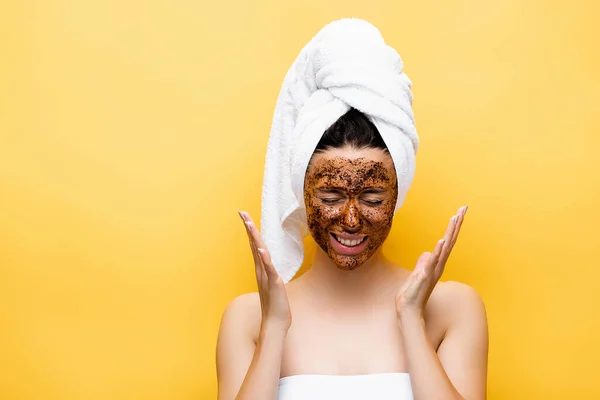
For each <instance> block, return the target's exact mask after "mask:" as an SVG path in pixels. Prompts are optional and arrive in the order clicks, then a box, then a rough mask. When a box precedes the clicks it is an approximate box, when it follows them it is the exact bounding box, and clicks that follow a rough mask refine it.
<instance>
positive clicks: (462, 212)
mask: <svg viewBox="0 0 600 400" xmlns="http://www.w3.org/2000/svg"><path fill="white" fill-rule="evenodd" d="M467 208H469V206H468V205H466V206H464V207H461V208H460V209H459V213H458V216H459V219H458V222H457V224H456V229H455V230H454V234H453V235H452V245H453V246H454V244H455V243H456V239H458V234H459V232H460V227H461V226H462V223H463V221H464V220H465V214H466V213H467Z"/></svg>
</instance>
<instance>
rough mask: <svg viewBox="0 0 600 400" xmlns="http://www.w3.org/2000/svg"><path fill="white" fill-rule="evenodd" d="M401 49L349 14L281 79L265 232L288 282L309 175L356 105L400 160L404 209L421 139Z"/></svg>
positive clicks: (298, 253)
mask: <svg viewBox="0 0 600 400" xmlns="http://www.w3.org/2000/svg"><path fill="white" fill-rule="evenodd" d="M402 68H403V63H402V59H401V58H400V55H399V54H398V53H397V52H396V50H394V49H393V48H392V47H390V46H388V45H387V44H386V43H385V41H384V40H383V37H382V36H381V34H380V32H379V30H378V29H377V28H376V27H374V26H373V25H371V24H370V23H368V22H366V21H364V20H360V19H356V18H347V19H341V20H338V21H334V22H331V23H329V24H328V25H326V26H325V27H324V28H323V29H321V31H319V32H318V33H317V35H316V36H315V37H314V38H313V39H312V40H311V41H310V42H309V43H308V44H307V45H306V46H304V48H303V49H302V50H301V51H300V54H299V55H298V57H297V58H296V60H295V61H294V63H293V64H292V66H291V67H290V69H289V71H288V73H287V74H286V76H285V79H284V81H283V86H282V88H281V91H280V93H279V97H278V99H277V104H276V106H275V113H274V116H273V123H272V126H271V133H270V137H269V142H268V147H267V155H266V161H265V172H264V180H263V188H262V212H261V224H260V228H261V233H262V237H263V240H264V242H265V244H266V246H267V248H268V250H269V253H270V255H271V259H272V260H273V264H274V266H275V268H276V270H277V272H278V273H279V276H280V277H281V278H282V279H283V281H284V282H286V283H287V282H289V281H290V280H291V279H292V278H293V277H294V275H295V274H296V272H297V271H298V269H299V268H300V266H301V265H302V261H303V258H304V247H303V242H302V240H303V238H304V237H305V236H306V235H308V233H309V232H308V227H307V218H306V209H305V206H304V177H305V174H306V169H307V167H308V164H309V161H310V159H311V157H312V154H313V152H314V150H315V147H316V146H317V144H318V143H319V140H320V139H321V137H322V135H323V133H324V132H325V130H327V128H329V127H330V126H331V125H333V124H334V123H335V122H336V121H337V120H338V119H339V118H340V117H341V116H342V115H344V114H345V113H346V112H348V111H349V110H350V108H355V109H357V110H359V111H361V112H362V113H364V114H365V115H366V116H367V117H368V118H369V119H370V120H371V121H372V122H373V124H374V125H375V127H376V128H377V130H378V131H379V133H380V135H381V137H382V138H383V141H384V142H385V144H386V146H387V148H388V151H389V154H390V156H391V158H392V160H393V162H394V168H395V170H396V175H397V178H398V200H397V203H396V207H395V210H398V208H400V206H401V205H402V203H403V202H404V198H405V197H406V193H407V192H408V189H409V187H410V185H411V183H412V180H413V177H414V173H415V155H416V152H417V148H418V145H419V139H418V136H417V131H416V128H415V121H414V115H413V111H412V93H411V91H410V88H411V81H410V79H409V78H408V76H406V74H405V73H404V72H403V71H402Z"/></svg>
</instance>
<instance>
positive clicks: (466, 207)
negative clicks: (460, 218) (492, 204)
mask: <svg viewBox="0 0 600 400" xmlns="http://www.w3.org/2000/svg"><path fill="white" fill-rule="evenodd" d="M468 208H469V205H468V204H467V205H466V206H465V210H464V211H463V215H464V214H466V213H467V209H468Z"/></svg>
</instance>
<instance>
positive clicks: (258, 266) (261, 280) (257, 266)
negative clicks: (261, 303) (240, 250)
mask: <svg viewBox="0 0 600 400" xmlns="http://www.w3.org/2000/svg"><path fill="white" fill-rule="evenodd" d="M240 217H241V218H242V220H243V221H244V226H245V227H246V234H247V235H248V242H249V243H250V250H252V257H253V258H254V271H255V273H256V283H257V284H258V287H259V293H260V292H261V291H260V288H262V287H263V285H264V284H265V283H266V282H267V279H266V277H265V273H264V271H263V269H264V268H263V266H262V261H261V259H260V255H259V253H258V250H257V247H256V243H255V242H254V237H253V234H252V224H251V221H252V220H251V219H248V214H247V213H243V212H241V213H240Z"/></svg>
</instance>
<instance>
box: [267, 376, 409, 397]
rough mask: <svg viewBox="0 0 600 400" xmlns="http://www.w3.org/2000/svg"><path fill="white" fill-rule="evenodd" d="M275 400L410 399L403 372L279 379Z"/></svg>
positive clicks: (407, 384) (407, 378)
mask: <svg viewBox="0 0 600 400" xmlns="http://www.w3.org/2000/svg"><path fill="white" fill-rule="evenodd" d="M277 399H278V400H413V394H412V388H411V386H410V375H409V374H408V373H406V372H396V373H386V374H369V375H292V376H286V377H284V378H281V379H279V392H278V395H277Z"/></svg>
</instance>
